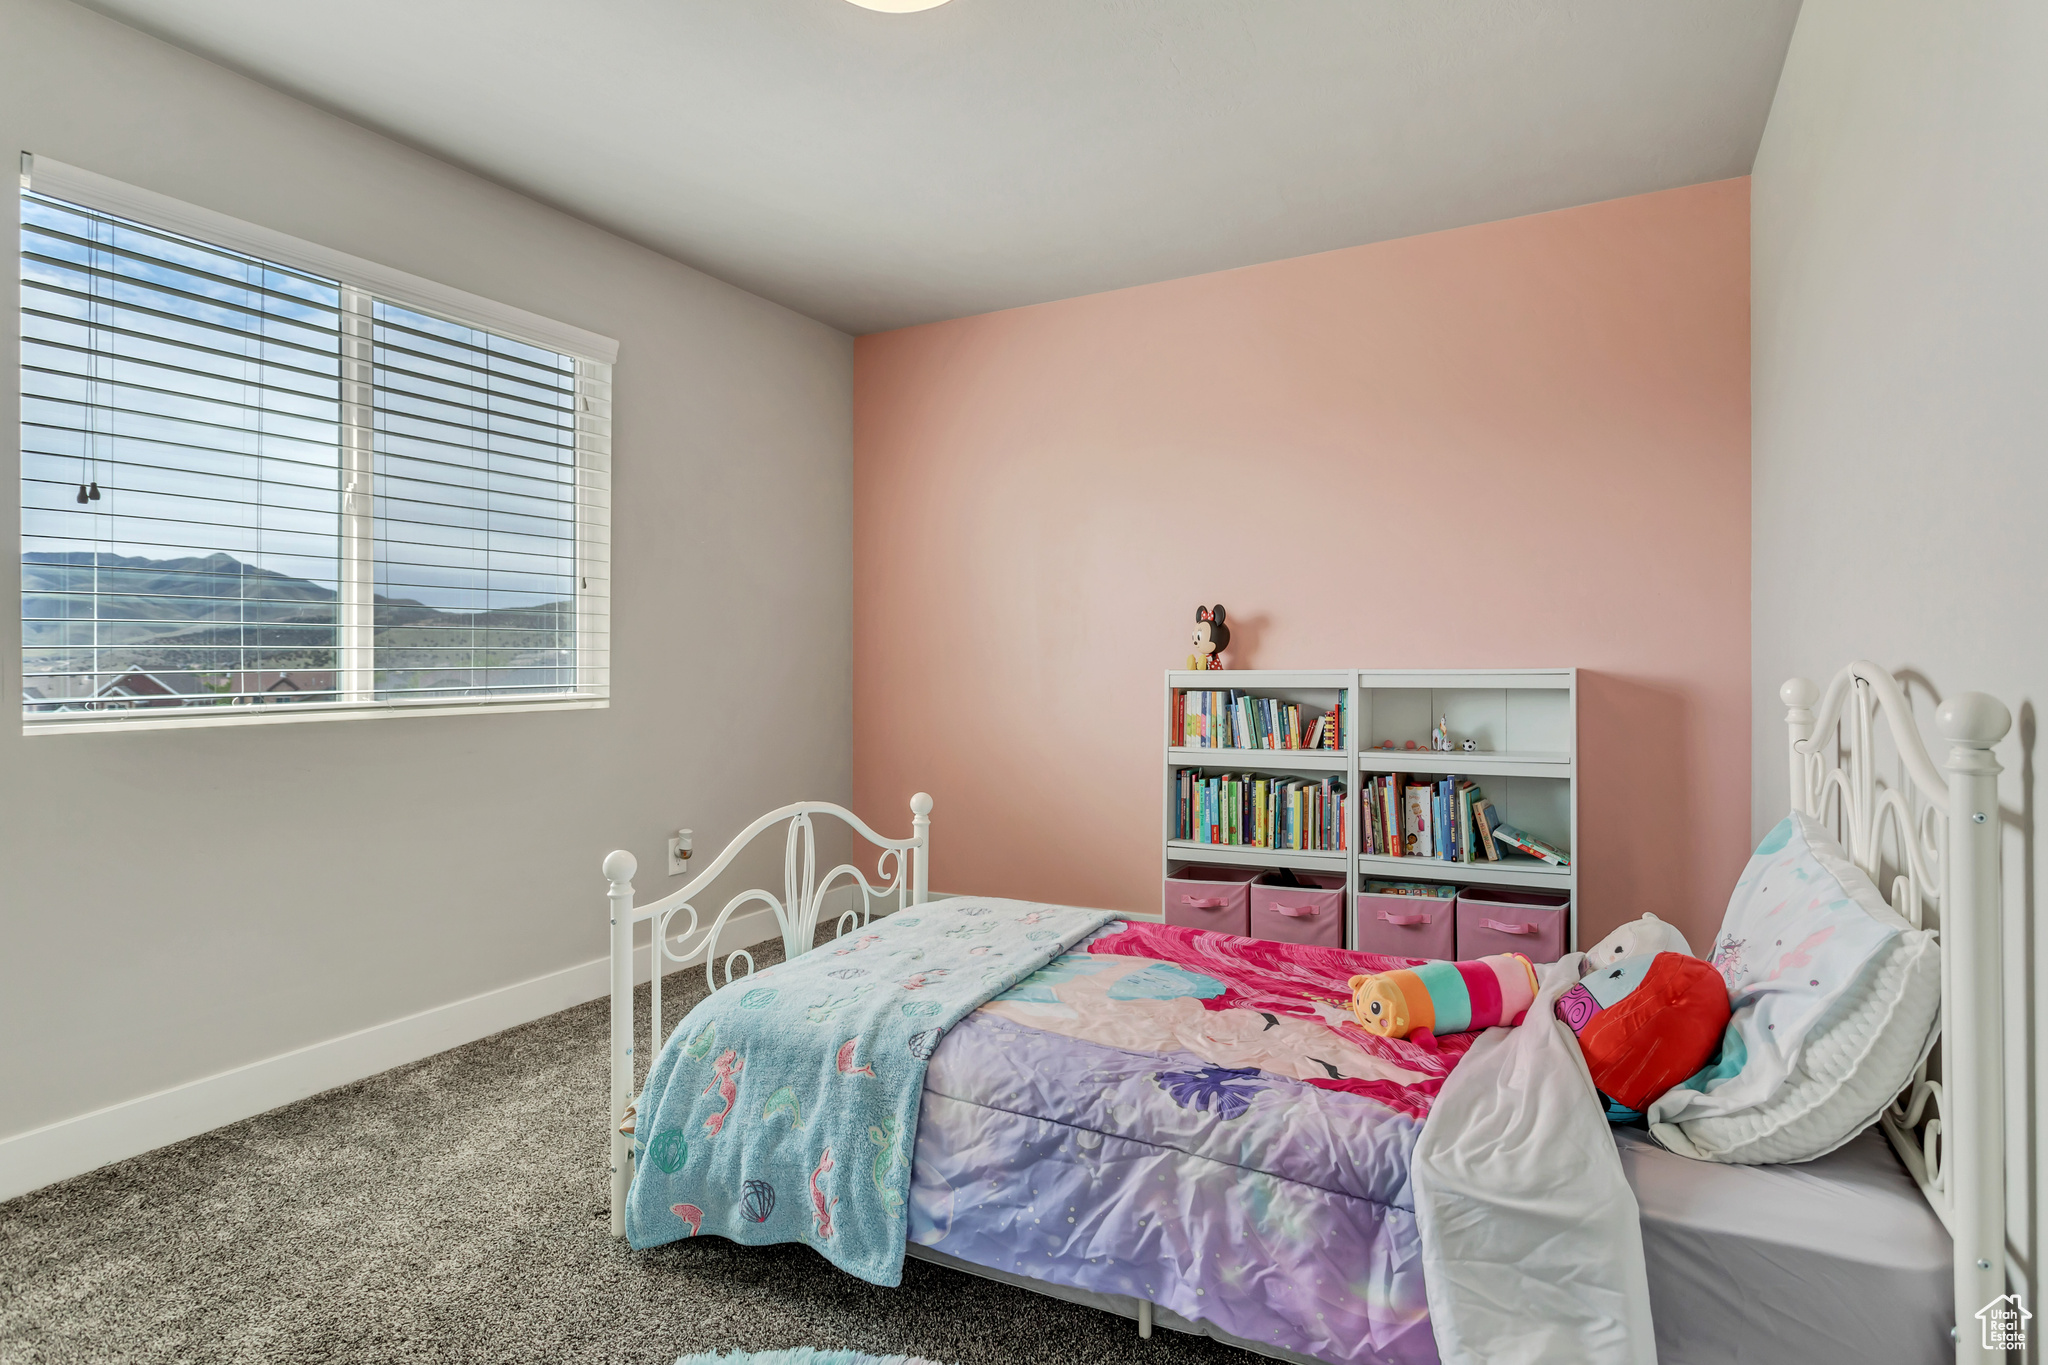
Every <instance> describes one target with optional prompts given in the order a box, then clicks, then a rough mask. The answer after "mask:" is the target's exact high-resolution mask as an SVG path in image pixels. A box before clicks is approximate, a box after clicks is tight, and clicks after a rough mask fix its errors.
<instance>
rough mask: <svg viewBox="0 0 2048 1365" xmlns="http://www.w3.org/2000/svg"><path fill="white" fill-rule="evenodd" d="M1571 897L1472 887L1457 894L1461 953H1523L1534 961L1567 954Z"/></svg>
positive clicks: (1466, 957) (1464, 955)
mask: <svg viewBox="0 0 2048 1365" xmlns="http://www.w3.org/2000/svg"><path fill="white" fill-rule="evenodd" d="M1571 916H1572V898H1571V897H1570V896H1565V895H1560V894H1557V893H1555V892H1549V891H1502V890H1499V889H1497V888H1493V887H1468V888H1466V889H1465V890H1463V891H1460V892H1459V893H1458V956H1459V958H1460V959H1462V960H1465V961H1470V960H1471V959H1473V958H1475V957H1485V956H1487V955H1488V954H1491V953H1520V954H1521V955H1522V956H1523V957H1526V958H1528V959H1529V960H1530V961H1531V962H1555V961H1557V960H1558V959H1559V958H1561V957H1563V956H1564V947H1565V932H1566V930H1567V929H1569V928H1570V927H1571Z"/></svg>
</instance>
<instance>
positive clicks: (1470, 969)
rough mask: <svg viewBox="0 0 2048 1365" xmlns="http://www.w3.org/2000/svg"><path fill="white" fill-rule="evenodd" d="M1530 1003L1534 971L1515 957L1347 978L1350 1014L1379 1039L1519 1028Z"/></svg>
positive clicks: (1500, 956) (1431, 964)
mask: <svg viewBox="0 0 2048 1365" xmlns="http://www.w3.org/2000/svg"><path fill="white" fill-rule="evenodd" d="M1535 1001H1536V969H1535V968H1534V967H1532V966H1531V965H1529V959H1528V958H1526V957H1523V956H1522V955H1521V954H1520V953H1499V954H1496V955H1494V956H1493V957H1482V958H1480V959H1478V960H1477V961H1474V962H1425V963H1423V964H1422V965H1421V966H1420V967H1401V968H1397V969H1396V970H1394V971H1391V972H1372V973H1368V974H1367V975H1364V976H1354V977H1352V978H1351V1012H1352V1013H1353V1014H1355V1015H1357V1016H1358V1023H1359V1026H1360V1027H1362V1028H1363V1029H1364V1030H1365V1031H1366V1032H1367V1033H1376V1034H1378V1035H1380V1036H1381V1037H1382V1038H1406V1037H1407V1036H1408V1035H1410V1034H1411V1033H1424V1032H1427V1033H1430V1034H1437V1033H1464V1032H1466V1031H1467V1030H1471V1029H1482V1028H1492V1027H1494V1026H1495V1025H1496V1024H1519V1023H1521V1022H1522V1016H1523V1015H1524V1014H1525V1013H1527V1012H1528V1009H1529V1006H1530V1005H1532V1004H1534V1003H1535Z"/></svg>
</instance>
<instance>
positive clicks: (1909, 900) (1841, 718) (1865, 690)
mask: <svg viewBox="0 0 2048 1365" xmlns="http://www.w3.org/2000/svg"><path fill="white" fill-rule="evenodd" d="M1778 696H1779V699H1780V700H1782V701H1783V702H1784V703H1785V707H1786V711H1785V728H1786V730H1787V732H1788V735H1787V738H1788V745H1789V751H1788V757H1789V758H1790V767H1791V797H1792V807H1793V809H1794V810H1801V811H1805V812H1806V813H1807V814H1809V815H1812V816H1814V817H1816V818H1818V819H1821V820H1824V821H1828V822H1831V823H1832V824H1833V826H1834V828H1835V831H1836V833H1837V834H1838V835H1839V836H1840V837H1841V839H1842V842H1843V844H1844V846H1846V847H1847V849H1848V851H1849V857H1850V859H1851V860H1852V861H1854V862H1855V863H1856V865H1857V866H1858V867H1860V868H1862V869H1863V871H1864V872H1865V873H1867V874H1869V876H1870V879H1871V881H1873V882H1874V883H1876V884H1877V885H1878V886H1879V887H1884V886H1886V879H1887V878H1889V887H1890V900H1891V903H1892V908H1893V909H1895V910H1897V911H1898V912H1899V913H1900V914H1901V915H1903V916H1904V917H1905V918H1906V920H1907V921H1908V922H1909V923H1912V924H1914V925H1918V926H1921V927H1931V928H1934V929H1936V930H1937V932H1938V933H1939V935H1940V941H1941V1024H1940V1027H1941V1044H1940V1058H1939V1072H1940V1074H1939V1076H1938V1077H1936V1076H1935V1075H1933V1074H1931V1073H1930V1070H1929V1063H1927V1062H1922V1063H1921V1064H1920V1067H1919V1069H1918V1070H1917V1071H1916V1072H1915V1074H1914V1076H1913V1079H1912V1082H1911V1083H1910V1084H1909V1085H1908V1086H1907V1087H1906V1089H1905V1090H1904V1091H1903V1092H1901V1094H1900V1095H1899V1096H1898V1098H1897V1099H1896V1100H1895V1101H1894V1102H1893V1103H1892V1104H1891V1105H1890V1106H1889V1107H1888V1108H1887V1109H1886V1110H1885V1112H1884V1114H1883V1115H1882V1117H1880V1118H1879V1120H1878V1122H1879V1124H1880V1125H1881V1126H1882V1127H1883V1129H1884V1134H1885V1136H1886V1137H1887V1138H1889V1139H1891V1144H1892V1146H1893V1147H1894V1148H1895V1149H1897V1151H1898V1154H1899V1158H1900V1160H1902V1161H1903V1162H1905V1164H1906V1169H1907V1170H1908V1171H1909V1172H1911V1174H1912V1176H1913V1180H1914V1182H1915V1183H1916V1184H1918V1185H1919V1186H1920V1192H1921V1193H1922V1194H1924V1195H1925V1196H1926V1197H1927V1202H1928V1204H1929V1205H1930V1206H1932V1207H1933V1209H1934V1211H1935V1213H1936V1214H1937V1215H1939V1217H1940V1218H1941V1221H1942V1223H1943V1224H1944V1225H1945V1226H1946V1227H1947V1228H1948V1233H1949V1236H1950V1238H1951V1239H1952V1240H1953V1241H1954V1244H1955V1313H1956V1320H1957V1326H1956V1328H1954V1329H1953V1331H1954V1336H1955V1342H1956V1359H1957V1360H1958V1361H1981V1360H1985V1359H1990V1358H1994V1357H1995V1358H1997V1359H2000V1360H2002V1359H2004V1352H2002V1351H1998V1352H1993V1351H1986V1350H1985V1349H1984V1347H1983V1337H1982V1334H1981V1333H1978V1332H1975V1331H1972V1330H1969V1328H1970V1327H1971V1326H1972V1325H1973V1324H1972V1323H1971V1316H1970V1315H1971V1314H1972V1313H1974V1312H1975V1311H1976V1309H1977V1307H1978V1306H1979V1305H1983V1304H1989V1303H1991V1302H1992V1301H1993V1300H1994V1299H1996V1298H1998V1297H1999V1296H2000V1295H2002V1294H2004V1293H2006V1282H2005V1281H2006V1242H2005V1238H2006V1228H2005V1176H2006V1169H2005V1062H2004V1053H2005V1008H2004V989H2003V988H2004V977H2003V972H2002V968H2001V965H2000V955H2001V952H2002V941H2003V929H2004V916H2005V910H2004V902H2003V899H2002V897H2001V896H2000V893H1999V854H2000V839H2001V826H2002V821H2001V819H2000V816H1999V805H1998V774H1999V772H2000V767H1999V763H1998V760H1997V759H1995V758H1993V757H1992V754H1991V749H1992V746H1993V745H1995V744H1997V743H1998V742H1999V741H2000V740H2001V739H2003V738H2005V734H2006V731H2007V730H2008V729H2010V728H2011V726H2012V716H2011V713H2010V712H2008V711H2007V710H2006V708H2005V706H2004V704H2003V703H2002V702H2000V701H1998V700H1997V699H1996V698H1994V697H1988V696H1986V695H1984V694H1983V693H1981V692H1965V693H1962V694H1961V695H1959V696H1956V697H1952V698H1951V699H1949V700H1948V701H1947V702H1944V703H1943V704H1942V705H1941V707H1940V708H1939V709H1938V710H1937V711H1936V712H1935V716H1934V728H1935V729H1936V730H1937V731H1938V732H1939V733H1940V735H1941V737H1942V738H1943V739H1944V740H1946V741H1947V743H1948V750H1947V753H1946V754H1945V755H1944V758H1943V762H1942V764H1941V767H1940V768H1939V769H1937V768H1936V767H1935V764H1934V761H1933V760H1932V759H1931V758H1930V757H1929V756H1928V753H1927V746H1926V744H1925V743H1923V742H1922V740H1921V736H1920V727H1919V725H1918V724H1917V723H1916V722H1915V721H1914V719H1913V708H1912V704H1911V703H1910V702H1909V701H1908V700H1907V699H1906V694H1905V692H1904V691H1903V690H1902V689H1901V688H1900V687H1899V684H1898V680H1897V679H1895V678H1894V677H1893V676H1892V675H1891V674H1890V673H1888V672H1886V671H1885V670H1884V669H1882V668H1880V667H1878V666H1877V665H1876V664H1873V663H1869V662H1867V661H1865V660H1860V659H1859V660H1857V661H1856V662H1855V663H1852V664H1850V665H1849V666H1848V667H1847V668H1844V669H1843V670H1842V671H1841V672H1840V673H1838V674H1836V675H1835V678H1834V681H1833V682H1831V683H1829V684H1828V689H1827V693H1826V695H1824V696H1823V695H1822V693H1821V690H1820V688H1819V687H1817V686H1815V685H1814V684H1813V683H1812V682H1810V681H1808V680H1807V679H1805V678H1793V679H1792V680H1791V681H1789V682H1787V683H1786V684H1785V685H1784V686H1783V687H1781V688H1779V689H1778ZM1816 701H1818V702H1819V710H1818V711H1817V712H1816V710H1815V709H1814V704H1815V702H1816ZM1880 712H1881V713H1882V714H1883V716H1884V720H1885V721H1886V728H1887V729H1888V730H1889V732H1890V736H1891V742H1892V749H1893V751H1894V756H1895V757H1896V759H1897V763H1898V771H1899V773H1900V774H1901V776H1899V777H1895V778H1890V779H1887V778H1886V777H1885V776H1884V775H1882V773H1881V772H1880V755H1879V754H1878V752H1877V749H1876V744H1875V741H1876V739H1877V737H1878V730H1877V727H1876V724H1875V721H1876V718H1877V715H1878V713H1880ZM1944 773H1945V774H1946V776H1944ZM1887 836H1889V837H1887ZM1930 914H1931V915H1932V916H1933V917H1934V918H1933V919H1932V922H1931V923H1930Z"/></svg>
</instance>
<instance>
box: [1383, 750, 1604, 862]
mask: <svg viewBox="0 0 2048 1365" xmlns="http://www.w3.org/2000/svg"><path fill="white" fill-rule="evenodd" d="M1359 781H1360V782H1361V784H1362V785H1361V787H1360V790H1361V791H1362V792H1363V793H1364V795H1365V800H1364V803H1363V805H1362V806H1361V807H1360V808H1359V816H1358V820H1359V826H1358V835H1359V838H1360V840H1361V841H1362V842H1361V844H1360V851H1361V852H1363V853H1366V854H1370V855H1373V856H1376V857H1382V858H1434V859H1436V860H1437V861H1439V862H1447V863H1497V862H1499V861H1500V860H1501V859H1502V858H1503V857H1504V856H1505V855H1506V854H1508V853H1510V852H1513V853H1523V854H1527V855H1528V856H1529V857H1531V858H1538V859H1541V860H1542V861H1544V862H1546V863H1549V864H1551V865H1552V866H1554V867H1570V866H1571V863H1572V860H1571V855H1570V854H1568V853H1565V852H1563V851H1562V850H1560V849H1558V848H1556V847H1555V846H1553V845H1551V844H1548V843H1546V842H1544V841H1543V840H1541V839H1538V838H1536V837H1535V836H1533V835H1531V834H1528V833H1526V832H1525V831H1523V830H1519V829H1516V828H1515V827H1514V826H1513V825H1510V824H1508V823H1507V822H1506V821H1504V820H1502V819H1501V815H1500V808H1499V807H1497V806H1495V805H1494V803H1493V802H1492V801H1491V800H1489V799H1488V798H1487V796H1486V793H1485V791H1484V790H1483V789H1482V788H1481V787H1480V785H1479V784H1478V783H1477V782H1474V781H1471V780H1470V779H1468V778H1462V777H1440V778H1435V779H1432V778H1429V777H1426V776H1420V775H1415V774H1403V773H1378V774H1372V773H1361V774H1360V775H1359Z"/></svg>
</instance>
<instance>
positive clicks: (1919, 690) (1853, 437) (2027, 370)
mask: <svg viewBox="0 0 2048 1365" xmlns="http://www.w3.org/2000/svg"><path fill="white" fill-rule="evenodd" d="M2044 73H2048V8H2044V7H2042V6H2041V5H2040V4H2038V3H2034V2H2033V0H1968V3H1956V0H1806V5H1805V8H1804V9H1803V10H1802V11H1801V13H1800V17H1799V24H1798V28H1797V30H1796V32H1795V33H1794V36H1793V39H1792V46H1791V50H1790V52H1789V54H1788V56H1787V60H1786V64H1785V71H1784V76H1783V78H1782V81H1781V83H1780V85H1779V87H1778V94H1777V101H1776V103H1775V105H1774V106H1773V107H1772V110H1771V117H1770V122H1769V125H1768V127H1767V129H1766V131H1765V133H1764V139H1763V146H1762V148H1761V150H1760V151H1759V153H1758V155H1757V161H1756V169H1755V175H1754V179H1753V181H1752V184H1751V196H1752V199H1751V203H1752V225H1753V243H1752V257H1751V259H1752V271H1753V274H1752V280H1753V306H1754V313H1753V327H1754V345H1753V350H1752V367H1753V370H1752V374H1753V380H1752V383H1753V391H1752V402H1753V410H1754V422H1755V428H1754V434H1755V447H1754V457H1753V458H1754V469H1753V482H1752V497H1753V498H1754V504H1755V506H1754V535H1753V538H1752V546H1753V551H1752V553H1753V556H1754V570H1753V572H1754V578H1753V584H1754V587H1753V591H1754V594H1755V606H1754V616H1753V632H1754V639H1753V644H1752V658H1753V660H1754V663H1753V670H1754V674H1755V677H1754V682H1755V706H1756V712H1755V718H1756V725H1755V735H1756V740H1755V743H1756V748H1755V762H1754V768H1753V772H1754V774H1755V777H1754V782H1755V799H1754V808H1753V815H1754V822H1755V825H1756V829H1757V831H1758V832H1759V833H1761V832H1762V831H1763V830H1764V829H1766V828H1767V827H1768V826H1769V825H1770V824H1772V823H1773V822H1775V821H1776V820H1777V819H1778V818H1779V817H1780V816H1781V815H1782V814H1783V812H1784V810H1785V808H1786V804H1787V797H1786V791H1785V787H1786V782H1785V760H1784V744H1785V738H1784V734H1785V732H1784V726H1783V723H1782V722H1783V714H1784V712H1783V708H1782V707H1781V706H1780V705H1779V703H1778V701H1777V688H1778V684H1779V683H1780V682H1781V681H1783V680H1784V679H1785V678H1787V677H1790V676H1793V675H1795V674H1803V675H1805V676H1807V677H1811V678H1814V679H1815V680H1817V681H1821V682H1823V683H1825V681H1826V680H1827V678H1828V677H1829V676H1830V675H1831V674H1832V672H1833V671H1834V670H1835V669H1836V668H1838V667H1839V666H1840V665H1841V664H1842V663H1844V662H1846V661H1848V660H1849V659H1852V658H1856V657H1868V658H1870V659H1873V660H1875V661H1876V662H1878V663H1881V664H1884V665H1886V666H1887V667H1889V668H1892V669H1893V670H1895V671H1898V670H1906V671H1910V672H1911V673H1912V674H1915V675H1917V677H1918V679H1919V681H1918V683H1917V684H1916V686H1915V689H1914V690H1915V692H1916V694H1917V696H1918V698H1919V700H1920V702H1921V707H1922V711H1923V714H1924V713H1926V712H1927V711H1928V710H1930V709H1931V705H1930V701H1929V699H1930V698H1933V697H1937V696H1942V697H1945V696H1949V695H1952V694H1954V693H1957V692H1964V691H1983V692H1989V693H1991V694H1993V695H1994V696H1997V697H1999V698H2001V699H2002V700H2003V701H2005V703H2006V704H2007V705H2008V706H2009V707H2011V708H2012V711H2013V714H2014V719H2015V724H2014V733H2013V735H2012V737H2010V738H2009V739H2007V741H2006V742H2005V743H2004V744H2003V745H2002V746H2001V747H2000V749H1999V750H1998V757H1999V758H2000V760H2001V762H2003V763H2004V765H2005V769H2006V771H2005V775H2004V777H2003V779H2002V782H2001V794H2002V799H2003V803H2004V807H2005V820H2006V835H2007V837H2006V859H2005V888H2006V899H2007V902H2008V909H2009V914H2008V921H2009V929H2008V946H2009V949H2010V951H2009V955H2008V960H2009V979H2010V987H2009V991H2008V999H2009V1000H2010V999H2013V998H2015V997H2017V998H2019V999H2020V1000H2022V1001H2023V1005H2022V1010H2023V1012H2024V1014H2025V1018H2024V1020H2023V1021H2021V1022H2020V1024H2019V1025H2018V1027H2019V1028H2020V1029H2021V1030H2022V1032H2021V1033H2020V1036H2019V1037H2017V1038H2015V1040H2014V1042H2015V1043H2018V1042H2020V1041H2022V1040H2024V1039H2025V1038H2027V1037H2033V1038H2036V1039H2038V1038H2039V1037H2040V1027H2041V1021H2042V1017H2043V1011H2042V1008H2041V1002H2040V997H2039V995H2038V993H2037V992H2034V991H2033V990H2032V989H2031V987H2030V983H2031V982H2032V981H2040V980H2044V979H2048V976H2044V974H2043V973H2042V971H2041V970H2040V968H2041V965H2042V960H2043V956H2044V953H2048V936H2044V935H2042V934H2040V933H2039V932H2038V930H2037V929H2036V928H2035V925H2036V919H2035V909H2036V904H2035V890H2034V882H2035V878H2034V867H2035V859H2036V856H2037V855H2036V850H2037V849H2038V847H2039V842H2038V841H2039V834H2040V827H2039V821H2038V817H2037V815H2036V800H2037V798H2036V794H2035V786H2034V776H2033V764H2034V761H2035V759H2034V745H2035V739H2034V735H2035V728H2036V725H2037V723H2038V719H2039V717H2038V714H2037V713H2038V711H2039V709H2040V708H2041V707H2042V706H2043V705H2044V703H2048V608H2044V603H2043V592H2044V590H2048V136H2044V135H2043V130H2044V129H2048V75H2044ZM1937 757H1938V756H1937ZM2035 1055H2037V1056H2038V1055H2040V1053H2039V1049H2038V1046H2037V1047H2036V1048H2035ZM2021 1074H2026V1073H2021ZM2014 1098H2015V1101H2016V1103H2015V1104H2014V1106H2013V1107H2014V1108H2015V1110H2016V1111H2017V1112H2016V1114H2015V1116H2014V1122H2015V1131H2014V1139H2015V1140H2016V1141H2020V1142H2024V1143H2025V1144H2026V1148H2027V1150H2028V1151H2029V1152H2030V1153H2031V1152H2032V1151H2033V1149H2034V1148H2035V1147H2036V1146H2037V1145H2038V1134H2040V1133H2041V1132H2042V1131H2043V1128H2042V1125H2041V1119H2042V1111H2041V1110H2040V1109H2039V1108H2038V1107H2035V1106H2039V1105H2040V1104H2042V1102H2043V1101H2044V1099H2048V1096H2044V1095H2043V1094H2042V1089H2041V1087H2040V1085H2039V1084H2038V1083H2035V1084H2030V1085H2026V1086H2024V1087H2023V1088H2021V1089H2020V1090H2019V1091H2018V1092H2017V1093H2016V1094H2015V1097H2014ZM2030 1109H2031V1110H2032V1112H2031V1113H2030V1112H2029V1110H2030ZM2032 1160H2033V1159H2032V1158H2031V1157H2030V1161H2029V1170H2030V1171H2031V1170H2032V1169H2033V1165H2032ZM2034 1183H2035V1184H2036V1187H2038V1182H2034ZM2014 1202H2015V1213H2016V1214H2017V1215H2019V1217H2020V1222H2021V1227H2020V1229H2019V1230H2018V1238H2019V1240H2020V1241H2021V1243H2022V1244H2023V1246H2025V1247H2035V1246H2039V1245H2040V1242H2039V1236H2038V1233H2039V1227H2038V1212H2037V1211H2036V1210H2035V1209H2034V1207H2033V1206H2034V1204H2035V1202H2036V1201H2034V1200H2033V1199H2032V1198H2031V1197H2030V1196H2029V1195H2027V1194H2026V1192H2025V1191H2021V1192H2018V1193H2017V1194H2016V1196H2015V1201H2014ZM2026 1259H2027V1260H2029V1261H2030V1260H2031V1254H2029V1255H2028V1256H2027V1257H2026ZM2035 1282H2036V1283H2038V1277H2036V1279H2035ZM2034 1307H2035V1311H2036V1312H2037V1313H2038V1312H2040V1311H2041V1310H2040V1307H2039V1305H2038V1304H2037V1305H2035V1306H2034ZM1974 1308H1975V1305H1971V1306H1970V1307H1968V1308H1965V1309H1964V1310H1963V1312H1964V1313H1965V1314H1966V1315H1967V1313H1968V1312H1970V1311H1973V1310H1974ZM2036 1321H2037V1323H2041V1322H2048V1318H2037V1319H2036Z"/></svg>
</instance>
